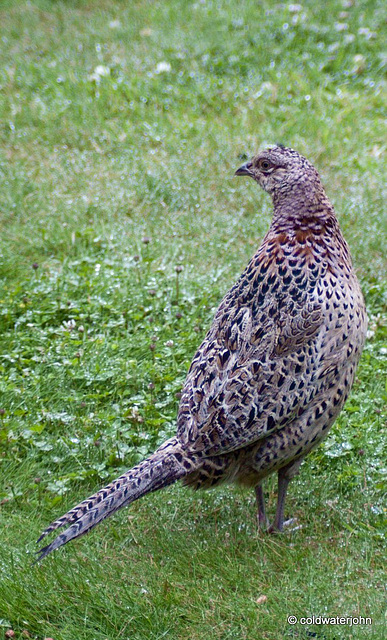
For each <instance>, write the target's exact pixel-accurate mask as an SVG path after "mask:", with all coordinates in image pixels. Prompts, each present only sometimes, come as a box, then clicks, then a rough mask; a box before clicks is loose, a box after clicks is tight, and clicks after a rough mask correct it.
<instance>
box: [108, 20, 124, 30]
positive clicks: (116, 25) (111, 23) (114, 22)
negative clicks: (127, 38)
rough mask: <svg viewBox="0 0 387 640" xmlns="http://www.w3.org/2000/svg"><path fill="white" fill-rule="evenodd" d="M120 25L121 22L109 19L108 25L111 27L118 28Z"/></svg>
mask: <svg viewBox="0 0 387 640" xmlns="http://www.w3.org/2000/svg"><path fill="white" fill-rule="evenodd" d="M120 26H121V22H120V21H119V20H111V21H110V22H109V27H110V28H111V29H119V28H120Z"/></svg>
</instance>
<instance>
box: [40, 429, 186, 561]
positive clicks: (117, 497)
mask: <svg viewBox="0 0 387 640" xmlns="http://www.w3.org/2000/svg"><path fill="white" fill-rule="evenodd" d="M183 457H185V456H183V455H182V450H181V446H180V444H179V442H178V441H177V439H176V438H171V439H170V440H167V442H165V443H164V444H163V445H161V447H160V448H159V449H157V451H155V453H153V454H152V455H151V456H150V457H149V458H147V459H146V460H144V461H143V462H141V463H140V464H138V465H137V466H135V467H133V469H131V470H130V471H127V472H126V473H124V474H123V475H122V476H120V477H119V478H117V479H116V480H114V481H113V482H111V483H110V484H108V485H107V486H106V487H104V488H103V489H101V490H100V491H98V492H97V493H95V494H94V495H92V496H90V498H87V499H86V500H83V502H81V503H80V504H79V505H77V506H76V507H74V508H73V509H71V510H70V511H68V512H67V513H66V514H65V515H63V516H62V517H61V518H59V519H58V520H55V522H53V523H52V524H50V525H49V526H48V527H47V529H45V531H44V532H43V533H42V535H41V536H40V538H39V540H38V543H39V542H40V540H42V538H44V537H45V536H46V535H47V534H49V533H51V531H54V530H55V529H58V528H59V527H63V526H64V525H66V524H67V525H70V526H69V527H68V528H67V529H66V530H65V531H64V532H63V533H61V534H60V535H59V536H57V538H55V539H54V540H53V541H52V542H51V543H50V544H48V545H47V546H46V547H43V548H42V549H40V550H39V551H38V552H37V554H38V557H37V559H36V561H35V562H39V561H40V560H42V559H43V558H44V557H45V556H47V555H48V554H49V553H51V551H54V550H55V549H58V548H59V547H62V546H63V545H64V544H66V543H67V542H69V541H70V540H72V539H74V538H79V537H80V536H82V535H84V534H85V533H87V532H88V531H90V530H91V529H92V528H93V527H95V526H96V525H97V524H98V523H99V522H101V521H102V520H105V518H107V517H108V516H110V515H112V514H113V513H115V512H116V511H117V510H118V509H121V507H123V506H125V505H128V504H130V503H131V502H134V501H135V500H137V499H138V498H141V497H142V496H144V495H145V494H146V493H150V492H152V491H157V489H161V488H162V487H166V486H168V485H170V484H173V483H174V482H176V480H178V479H180V478H182V477H184V476H185V475H186V474H187V473H188V472H189V470H190V468H191V469H192V467H191V465H190V464H188V465H186V466H188V469H187V468H186V466H184V465H183V464H182V463H181V461H182V460H183ZM192 462H193V461H192ZM192 466H193V465H192Z"/></svg>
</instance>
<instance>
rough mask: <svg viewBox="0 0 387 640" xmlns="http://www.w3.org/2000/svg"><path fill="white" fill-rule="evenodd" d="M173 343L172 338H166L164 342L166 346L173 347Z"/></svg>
mask: <svg viewBox="0 0 387 640" xmlns="http://www.w3.org/2000/svg"><path fill="white" fill-rule="evenodd" d="M173 344H174V343H173V340H167V341H166V342H164V345H165V346H166V347H173Z"/></svg>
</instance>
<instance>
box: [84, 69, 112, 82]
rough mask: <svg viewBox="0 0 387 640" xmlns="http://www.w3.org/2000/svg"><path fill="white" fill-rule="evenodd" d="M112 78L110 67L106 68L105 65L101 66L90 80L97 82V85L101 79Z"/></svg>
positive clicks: (91, 75)
mask: <svg viewBox="0 0 387 640" xmlns="http://www.w3.org/2000/svg"><path fill="white" fill-rule="evenodd" d="M107 76H110V67H105V66H104V65H103V64H99V65H98V66H97V67H96V68H95V69H94V71H93V73H91V74H90V75H89V80H90V81H91V82H96V83H97V84H98V83H99V82H100V81H101V78H103V77H107Z"/></svg>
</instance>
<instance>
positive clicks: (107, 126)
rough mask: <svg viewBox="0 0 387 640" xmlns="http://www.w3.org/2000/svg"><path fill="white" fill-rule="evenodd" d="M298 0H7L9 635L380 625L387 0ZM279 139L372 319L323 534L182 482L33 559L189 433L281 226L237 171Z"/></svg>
mask: <svg viewBox="0 0 387 640" xmlns="http://www.w3.org/2000/svg"><path fill="white" fill-rule="evenodd" d="M301 2H302V5H301V4H289V3H288V2H282V3H279V2H278V3H277V2H272V1H271V0H262V1H260V2H258V1H257V0H242V1H237V0H218V1H215V0H197V1H196V2H191V0H180V1H178V0H154V1H148V2H147V1H145V0H142V1H140V0H139V1H137V2H136V1H129V2H118V1H115V2H113V1H110V0H99V1H98V2H92V1H91V0H88V1H87V0H67V1H64V0H63V1H62V2H59V1H54V0H52V1H49V0H46V1H45V0H40V1H35V0H31V1H30V2H22V1H18V0H13V1H11V0H10V1H8V2H6V1H4V0H3V1H2V2H1V4H0V19H1V36H0V51H1V61H2V63H1V65H0V85H1V93H0V119H1V120H0V175H1V189H0V216H1V217H0V220H1V223H0V224H1V241H0V242H1V245H0V331H1V348H0V535H1V548H0V639H3V638H5V637H10V636H9V634H8V635H7V631H8V630H9V629H12V630H13V631H14V633H15V635H14V637H15V638H16V640H19V639H20V640H21V639H22V638H26V637H27V638H28V637H31V638H34V639H37V640H43V638H54V640H121V639H122V640H148V639H149V640H161V639H162V638H167V639H168V640H170V639H171V640H180V639H181V640H183V639H184V640H185V639H188V640H204V639H207V638H211V639H212V640H229V639H230V640H231V639H232V640H242V639H246V640H279V639H282V638H284V639H285V640H286V639H288V638H289V640H307V639H309V638H316V639H317V640H341V639H343V640H351V639H357V638H375V639H380V640H381V639H382V638H384V637H385V635H384V633H385V627H383V616H384V611H383V608H384V604H385V601H384V595H383V579H384V578H385V563H386V554H385V546H386V529H385V528H384V527H383V491H384V490H385V487H386V484H385V473H386V450H385V449H384V451H383V445H384V442H383V431H384V430H385V426H386V420H387V387H386V374H387V323H386V315H385V313H386V302H387V284H386V279H385V274H386V268H387V260H386V255H387V215H386V201H387V191H386V187H385V176H386V154H385V151H386V146H387V145H386V129H385V117H386V75H385V74H386V64H387V58H386V53H385V34H386V31H385V22H384V17H385V16H384V13H385V4H384V2H383V1H382V0H380V1H378V0H357V1H352V0H344V1H343V2H339V1H336V0H327V1H326V2H325V3H317V2H314V1H313V0H301ZM273 142H283V143H285V144H287V145H289V146H292V147H294V148H296V149H297V150H299V151H300V152H301V153H304V154H305V155H306V156H307V157H308V158H310V159H311V160H312V162H314V164H315V165H316V166H317V168H318V169H319V171H320V173H321V175H322V177H323V180H324V183H325V185H326V189H327V192H328V195H329V197H330V198H331V200H332V201H333V203H334V205H335V207H336V210H337V213H338V217H339V220H340V223H341V226H342V229H343V231H344V234H345V236H346V238H347V240H348V242H349V244H350V246H351V251H352V255H353V258H354V262H355V264H356V268H357V272H358V275H359V278H360V281H361V283H362V287H363V291H364V294H365V298H366V303H367V308H368V313H369V318H370V323H369V340H368V342H367V345H366V348H365V351H364V354H363V357H362V360H361V365H360V367H359V370H358V376H357V380H356V383H355V387H354V389H353V392H352V394H351V397H350V399H349V401H348V403H347V405H346V408H345V410H344V411H343V412H342V414H341V416H340V418H339V420H338V421H337V422H336V424H335V426H334V427H333V429H332V431H331V432H330V435H329V437H328V439H327V440H326V442H325V443H324V444H323V445H322V446H321V447H320V448H319V449H317V450H316V451H315V452H313V453H312V454H311V455H310V456H309V457H308V459H307V461H306V462H305V463H304V465H303V468H302V472H301V474H300V476H299V477H298V478H297V479H296V480H295V481H294V482H293V484H292V486H291V488H290V491H289V498H288V501H287V515H288V516H291V515H292V516H296V517H297V518H298V520H299V522H300V524H302V528H301V529H299V530H297V531H295V532H294V533H288V534H284V535H281V536H274V537H268V536H264V535H261V534H259V533H258V532H257V528H256V519H255V518H256V516H255V504H254V496H253V492H246V491H242V490H240V489H237V488H229V487H222V488H220V489H218V490H214V491H213V492H209V493H201V494H199V493H196V494H194V493H192V492H190V491H189V490H186V489H183V488H181V487H180V486H174V487H171V488H169V489H167V490H165V491H163V492H160V493H157V494H154V495H151V496H146V497H145V498H144V499H143V500H141V501H139V502H136V503H135V504H134V505H133V506H132V507H131V508H130V509H126V510H123V511H120V512H119V513H118V514H117V515H115V516H114V517H113V518H111V519H109V520H108V521H107V522H105V523H103V524H102V525H100V526H99V527H98V528H97V529H96V530H94V531H93V533H92V534H91V535H90V536H86V537H84V538H82V539H81V540H79V541H76V542H73V543H71V544H69V545H68V546H66V547H65V548H64V549H61V550H60V551H59V552H58V553H55V554H53V555H52V556H50V557H49V558H48V559H47V560H46V561H45V562H44V563H42V564H41V565H37V566H34V567H32V566H31V561H32V558H33V556H32V552H33V551H34V550H35V540H36V538H37V537H38V535H39V534H40V532H41V531H42V529H43V528H44V527H45V526H46V525H47V524H48V523H49V522H51V521H52V520H53V519H55V518H56V517H57V516H59V515H61V514H62V513H63V512H64V511H65V510H67V509H68V508H69V507H71V506H73V505H74V504H75V503H76V502H78V501H79V500H80V499H82V498H84V497H86V496H87V495H89V494H90V493H92V492H94V491H95V490H96V489H97V488H99V487H100V486H102V485H103V484H106V483H107V481H108V480H109V479H112V478H114V477H115V476H117V475H119V474H120V473H121V472H122V471H123V470H125V469H127V468H128V467H130V466H132V465H133V464H134V463H135V462H137V461H139V460H140V459H142V458H143V457H144V456H146V455H147V454H148V453H149V452H151V451H153V450H154V448H155V447H156V446H157V445H158V444H160V443H161V442H162V441H163V440H164V439H165V438H166V437H169V436H170V435H171V434H173V432H174V429H175V418H176V411H177V406H178V397H179V390H180V389H181V386H182V383H183V380H184V377H185V374H186V371H187V369H188V366H189V363H190V361H191V358H192V356H193V355H194V353H195V349H196V348H197V346H198V345H199V343H200V341H201V338H202V337H203V335H204V333H205V332H206V330H207V328H208V327H209V324H210V322H211V318H212V315H213V313H214V310H215V308H216V307H217V305H218V303H219V301H220V299H221V297H222V296H223V294H224V293H225V292H226V291H227V289H228V287H230V286H231V284H232V283H233V282H234V281H235V279H236V277H237V276H238V275H239V273H240V272H241V270H242V268H243V267H244V266H245V264H246V263H247V261H248V259H249V258H250V256H251V255H252V254H253V253H254V251H255V248H256V247H257V246H258V244H259V243H260V241H261V239H262V237H263V235H264V233H265V231H266V230H267V228H268V225H269V221H270V211H271V203H270V201H269V198H268V196H267V195H265V194H264V193H263V192H261V191H260V190H259V188H258V187H257V185H255V184H254V183H253V182H252V181H251V182H249V181H243V180H238V179H235V180H234V179H233V173H234V171H235V169H237V168H238V166H240V164H241V163H242V161H244V159H245V158H247V157H249V156H250V155H251V154H253V153H254V152H255V151H257V149H258V148H260V147H262V146H263V145H265V144H266V143H273ZM179 265H181V266H182V267H183V269H182V270H181V271H180V270H176V267H177V266H179ZM152 345H153V346H152ZM267 497H268V502H269V512H270V514H271V515H272V514H273V510H274V506H275V498H276V487H275V479H272V480H271V481H270V482H268V483H267ZM384 515H385V512H384ZM288 615H294V616H297V617H302V616H304V617H308V616H312V615H315V616H319V615H328V616H363V617H371V618H372V625H367V626H365V625H361V626H357V625H354V626H352V627H350V626H337V625H329V626H321V625H313V624H307V625H303V626H302V625H301V624H296V625H294V626H291V625H289V624H288V623H287V616H288Z"/></svg>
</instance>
